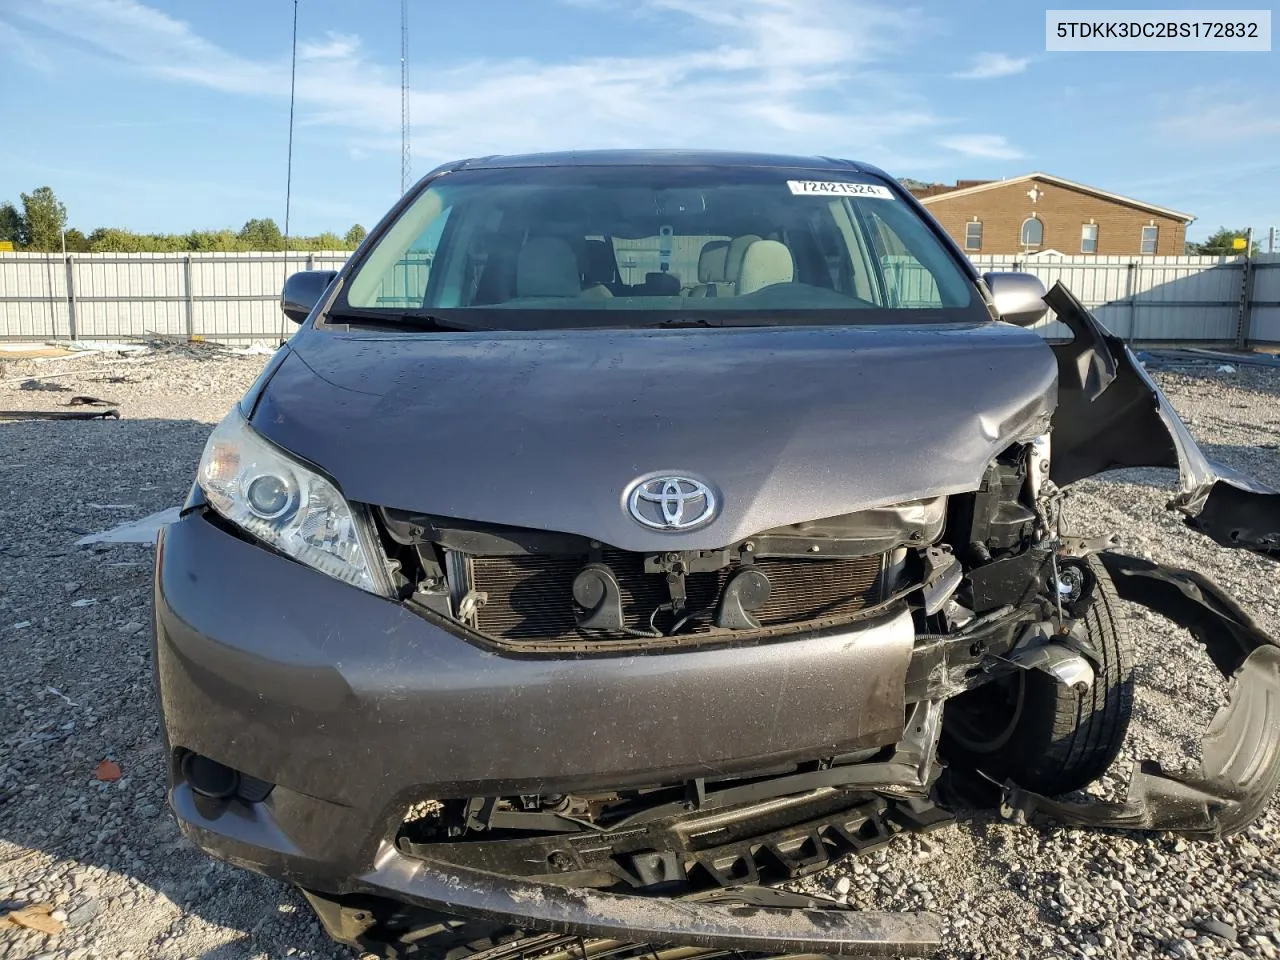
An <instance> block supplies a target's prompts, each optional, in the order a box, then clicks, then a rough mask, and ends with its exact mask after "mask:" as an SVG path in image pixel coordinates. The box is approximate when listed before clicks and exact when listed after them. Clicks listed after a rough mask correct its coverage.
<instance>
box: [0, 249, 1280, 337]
mask: <svg viewBox="0 0 1280 960" xmlns="http://www.w3.org/2000/svg"><path fill="white" fill-rule="evenodd" d="M701 247H702V238H687V237H673V238H672V239H671V248H670V253H669V255H668V257H667V258H666V259H667V261H668V263H669V268H670V272H672V273H674V274H676V275H677V276H679V277H680V278H681V281H682V283H684V284H685V285H688V284H689V283H691V282H693V281H694V280H695V278H696V276H697V263H698V254H699V253H700V251H701ZM615 248H616V250H617V253H618V260H619V272H620V273H621V275H622V277H623V279H624V280H625V281H627V282H630V283H642V282H643V281H644V275H645V273H648V272H652V271H656V270H658V269H659V268H660V264H661V262H662V259H663V257H662V256H661V254H660V252H659V249H658V247H657V246H655V243H654V241H652V240H631V241H627V240H615ZM347 256H348V254H347V253H345V252H343V251H316V252H290V253H191V254H183V253H163V254H148V253H137V254H71V255H69V256H66V257H64V256H62V255H61V254H43V253H3V254H0V339H8V340H48V339H66V338H68V337H70V336H72V335H74V336H76V337H80V338H85V339H118V338H122V337H141V336H145V335H146V334H147V333H148V332H155V333H164V334H170V335H178V336H182V335H186V334H188V333H191V334H196V335H200V336H203V337H206V338H209V339H213V340H274V339H276V338H277V337H279V336H281V335H282V334H283V335H286V336H287V335H288V333H289V332H290V330H291V329H292V325H291V324H288V323H286V322H284V321H282V319H281V314H280V309H279V306H278V300H279V295H280V287H281V284H282V283H283V282H284V279H285V277H287V276H288V275H289V274H291V273H293V272H295V271H298V270H306V269H316V270H335V269H338V268H340V267H341V266H342V264H343V263H344V262H345V261H346V258H347ZM971 259H972V260H973V263H974V266H975V267H977V269H978V271H979V272H980V273H986V272H988V271H993V270H995V271H1007V270H1025V271H1026V272H1028V273H1033V274H1035V275H1036V276H1038V277H1040V278H1041V279H1042V280H1043V281H1044V282H1045V284H1046V286H1051V285H1052V284H1053V283H1054V282H1055V281H1058V280H1061V281H1062V282H1063V283H1064V284H1066V286H1067V287H1068V288H1070V289H1071V291H1072V292H1073V293H1074V294H1075V295H1076V296H1077V297H1079V298H1080V299H1081V301H1083V302H1084V304H1085V305H1086V306H1088V307H1089V308H1090V309H1092V310H1094V312H1095V313H1096V314H1097V316H1098V318H1099V319H1100V320H1101V321H1102V322H1103V323H1104V324H1106V325H1107V327H1108V328H1109V329H1110V330H1112V331H1113V332H1114V333H1116V334H1118V335H1119V336H1122V337H1125V338H1126V339H1130V340H1133V341H1136V342H1139V343H1156V342H1161V341H1166V342H1168V341H1185V342H1204V343H1228V344H1229V343H1232V342H1234V339H1235V335H1236V325H1237V323H1238V320H1239V313H1240V284H1241V278H1242V276H1243V264H1242V262H1241V260H1240V258H1238V257H1116V256H1104V257H1090V256H1071V257H1059V256H1044V257H1023V256H1008V255H976V256H974V257H972V258H971ZM427 269H429V266H428V265H427V264H425V263H421V262H416V261H415V262H412V263H410V262H406V263H405V264H403V265H402V268H401V271H400V273H398V274H397V275H396V278H395V281H394V282H393V283H392V284H391V286H392V287H394V288H396V289H394V290H388V291H387V296H391V297H394V298H395V300H396V301H397V302H399V301H401V300H405V301H407V300H411V299H413V297H414V296H415V295H416V294H417V291H419V290H420V289H421V288H422V285H423V283H424V282H425V278H424V274H425V272H426V271H427ZM1253 270H1254V279H1253V300H1254V302H1253V305H1252V310H1251V314H1252V323H1251V329H1252V331H1253V339H1254V340H1256V341H1257V342H1260V343H1271V344H1274V343H1280V255H1270V256H1268V255H1263V256H1260V257H1258V258H1256V259H1255V261H1254V265H1253ZM69 272H70V274H71V292H72V293H73V297H72V299H71V300H70V302H69V298H68V282H67V281H68V273H69ZM917 274H920V275H919V276H917ZM188 278H189V283H188ZM894 282H895V290H896V292H897V295H898V296H899V297H900V298H901V299H902V300H903V301H904V302H919V303H925V302H930V301H931V300H932V299H933V298H934V297H935V296H936V294H935V293H934V292H933V290H932V286H931V281H929V279H928V278H927V277H925V276H924V275H923V274H921V271H919V270H916V269H911V268H910V265H909V264H901V265H898V268H897V269H895V272H894ZM1037 330H1038V331H1039V332H1040V333H1041V334H1042V335H1043V336H1047V337H1062V336H1067V335H1068V331H1067V330H1066V328H1065V327H1064V326H1063V325H1062V324H1060V323H1057V322H1056V321H1055V320H1054V319H1053V318H1052V317H1049V318H1048V319H1047V320H1045V321H1044V322H1042V323H1041V324H1039V325H1037Z"/></svg>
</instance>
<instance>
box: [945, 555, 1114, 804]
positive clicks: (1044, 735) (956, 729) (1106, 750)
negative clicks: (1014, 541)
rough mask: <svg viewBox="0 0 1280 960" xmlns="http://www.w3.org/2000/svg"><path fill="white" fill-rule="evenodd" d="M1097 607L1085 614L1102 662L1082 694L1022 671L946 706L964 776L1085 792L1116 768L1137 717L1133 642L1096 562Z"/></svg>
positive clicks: (948, 745) (1092, 565) (948, 744)
mask: <svg viewBox="0 0 1280 960" xmlns="http://www.w3.org/2000/svg"><path fill="white" fill-rule="evenodd" d="M1089 569H1090V570H1091V571H1092V572H1093V574H1094V575H1095V576H1096V577H1097V586H1096V588H1095V592H1094V601H1093V603H1092V604H1091V605H1090V607H1089V609H1088V611H1087V612H1086V613H1085V616H1084V623H1085V628H1086V631H1087V634H1088V639H1089V642H1090V644H1092V645H1093V647H1094V649H1095V650H1097V651H1098V654H1099V655H1100V657H1101V659H1102V667H1101V669H1095V672H1094V682H1093V686H1092V687H1091V688H1089V689H1088V690H1087V691H1085V692H1084V693H1083V694H1082V693H1079V692H1078V691H1076V690H1074V689H1071V688H1068V687H1065V686H1063V685H1062V684H1060V683H1058V682H1057V681H1055V680H1054V679H1053V678H1052V677H1050V676H1049V675H1048V674H1045V673H1043V672H1041V671H1039V670H1031V671H1018V672H1016V673H1014V674H1012V675H1010V676H1008V677H1006V678H1002V679H1000V680H996V681H992V682H991V683H988V684H985V685H983V686H981V687H978V688H977V689H975V690H970V691H969V692H968V693H965V694H962V695H960V696H958V697H955V698H954V699H952V700H950V701H949V702H948V703H947V707H946V712H945V714H944V715H943V723H942V752H943V756H944V757H945V758H946V760H947V761H948V762H949V763H950V764H952V765H953V766H955V767H958V768H960V769H962V770H979V771H981V772H983V773H985V774H987V776H989V777H992V778H994V779H996V780H997V781H1001V782H1003V781H1004V780H1013V781H1014V782H1015V783H1017V784H1018V785H1019V786H1022V787H1026V788H1027V789H1029V790H1034V791H1036V792H1037V793H1046V794H1060V793H1069V792H1071V791H1072V790H1079V789H1081V788H1082V787H1084V786H1086V785H1087V784H1089V783H1091V782H1092V781H1094V780H1096V779H1097V778H1098V777H1100V776H1101V775H1102V773H1103V772H1104V771H1105V770H1106V769H1107V767H1109V766H1111V763H1112V761H1113V760H1115V758H1116V754H1117V753H1119V751H1120V745H1121V744H1122V743H1123V742H1124V736H1125V731H1126V730H1127V729H1128V727H1129V716H1130V714H1131V713H1132V711H1133V644H1132V641H1131V640H1130V638H1129V636H1128V634H1127V633H1126V632H1125V630H1124V629H1123V627H1122V626H1121V624H1120V623H1119V621H1118V619H1117V616H1118V613H1119V599H1118V598H1117V597H1116V592H1115V587H1114V586H1113V585H1112V583H1111V579H1110V577H1108V575H1107V571H1106V569H1105V568H1104V567H1103V566H1102V563H1101V561H1099V560H1098V559H1097V558H1096V557H1090V558H1089Z"/></svg>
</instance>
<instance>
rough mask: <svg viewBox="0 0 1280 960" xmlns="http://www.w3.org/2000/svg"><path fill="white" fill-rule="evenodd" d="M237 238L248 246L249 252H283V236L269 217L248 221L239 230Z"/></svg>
mask: <svg viewBox="0 0 1280 960" xmlns="http://www.w3.org/2000/svg"><path fill="white" fill-rule="evenodd" d="M237 236H238V237H239V238H240V239H241V240H243V241H244V242H245V243H246V244H248V245H249V246H248V249H250V250H283V249H284V234H282V233H281V232H280V228H279V227H278V226H276V222H275V221H274V220H272V219H271V218H270V217H267V218H266V219H264V220H250V221H248V222H247V223H245V225H244V226H243V227H241V228H240V233H239V234H237Z"/></svg>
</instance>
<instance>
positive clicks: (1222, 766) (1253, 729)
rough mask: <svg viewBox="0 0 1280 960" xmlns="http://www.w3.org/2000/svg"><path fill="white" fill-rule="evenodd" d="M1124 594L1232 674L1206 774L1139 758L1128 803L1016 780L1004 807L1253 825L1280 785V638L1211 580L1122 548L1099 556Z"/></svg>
mask: <svg viewBox="0 0 1280 960" xmlns="http://www.w3.org/2000/svg"><path fill="white" fill-rule="evenodd" d="M1099 557H1100V559H1101V560H1102V562H1103V563H1104V564H1105V565H1106V568H1107V572H1108V573H1109V574H1110V575H1111V579H1112V582H1113V583H1114V584H1115V587H1116V592H1117V593H1119V595H1120V596H1121V598H1123V599H1125V600H1128V601H1130V602H1132V603H1136V604H1139V605H1141V606H1144V607H1146V608H1148V609H1150V610H1153V611H1154V612H1156V613H1159V614H1161V615H1162V616H1164V617H1167V618H1168V619H1169V620H1172V621H1173V622H1174V623H1176V624H1178V626H1180V627H1183V628H1185V629H1187V630H1188V631H1190V633H1191V635H1192V636H1194V637H1195V638H1196V639H1197V640H1198V641H1199V642H1200V643H1201V644H1203V646H1204V648H1205V651H1206V652H1207V653H1208V655H1209V658H1210V659H1211V660H1212V661H1213V663H1214V665H1215V666H1216V667H1217V668H1218V669H1219V670H1220V671H1221V672H1222V674H1223V676H1225V677H1227V678H1228V679H1229V680H1230V689H1229V691H1228V700H1227V703H1226V705H1225V706H1223V707H1222V708H1221V709H1220V710H1219V711H1218V712H1217V713H1216V714H1215V715H1214V718H1213V720H1212V722H1211V723H1210V724H1209V727H1208V729H1207V730H1205V732H1204V735H1203V737H1202V740H1201V756H1202V761H1201V769H1200V772H1199V773H1169V772H1166V771H1164V770H1163V769H1161V767H1160V765H1159V764H1158V763H1156V762H1154V761H1149V760H1148V761H1143V762H1141V763H1138V764H1136V765H1135V767H1134V769H1133V773H1132V776H1131V778H1130V781H1129V796H1128V799H1127V800H1125V801H1124V802H1123V803H1106V802H1093V803H1069V802H1064V801H1061V800H1051V799H1049V798H1048V797H1044V796H1041V795H1039V794H1035V793H1032V792H1030V791H1027V790H1023V789H1022V788H1020V787H1018V786H1016V785H1013V784H1010V785H1008V786H1007V787H1006V790H1005V795H1004V798H1003V800H1002V803H1001V812H1002V814H1003V815H1004V816H1005V817H1007V818H1009V819H1012V820H1015V821H1018V822H1023V823H1025V822H1027V821H1028V820H1029V819H1031V818H1033V817H1035V816H1037V815H1043V816H1047V817H1049V818H1051V819H1053V820H1056V821H1058V822H1059V823H1064V824H1070V825H1074V826H1090V827H1102V828H1113V829H1119V830H1168V831H1175V832H1178V833H1185V834H1190V835H1193V836H1205V837H1223V836H1228V835H1230V834H1232V833H1236V832H1238V831H1239V830H1242V829H1244V828H1245V827H1246V826H1248V825H1249V824H1250V823H1251V822H1253V820H1254V819H1256V818H1257V817H1258V816H1259V815H1260V814H1261V813H1262V811H1263V810H1264V809H1265V807H1266V805H1267V803H1268V802H1269V801H1270V799H1271V797H1272V796H1273V795H1274V794H1275V792H1276V788H1277V787H1278V786H1280V645H1277V644H1276V642H1275V641H1274V640H1272V639H1271V638H1270V637H1269V636H1267V635H1266V634H1265V633H1263V632H1262V631H1261V630H1260V629H1259V628H1258V626H1257V624H1255V623H1254V622H1253V620H1252V619H1251V618H1250V617H1249V615H1248V614H1246V613H1245V612H1244V611H1243V610H1241V609H1240V607H1239V606H1238V605H1237V604H1236V603H1235V601H1233V600H1232V599H1231V598H1230V597H1229V596H1227V595H1226V594H1225V593H1224V592H1223V591H1222V590H1221V589H1220V588H1219V587H1217V586H1216V585H1215V584H1214V583H1213V582H1212V581H1211V580H1209V579H1208V578H1206V577H1204V576H1202V575H1201V574H1198V573H1195V572H1193V571H1190V570H1179V569H1175V568H1172V567H1165V566H1161V565H1159V564H1155V563H1152V562H1150V561H1148V560H1140V559H1138V558H1136V557H1128V556H1124V555H1123V554H1118V553H1109V552H1108V553H1102V554H1099Z"/></svg>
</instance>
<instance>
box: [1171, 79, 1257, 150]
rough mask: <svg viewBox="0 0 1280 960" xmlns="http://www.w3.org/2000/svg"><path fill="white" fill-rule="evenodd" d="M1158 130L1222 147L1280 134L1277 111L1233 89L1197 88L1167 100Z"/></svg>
mask: <svg viewBox="0 0 1280 960" xmlns="http://www.w3.org/2000/svg"><path fill="white" fill-rule="evenodd" d="M1156 128H1157V129H1158V130H1159V131H1160V132H1161V133H1164V134H1166V135H1168V136H1172V137H1175V138H1177V139H1179V140H1182V141H1187V142H1192V143H1198V144H1211V145H1214V146H1222V145H1225V144H1229V143H1233V142H1234V143H1238V142H1239V141H1241V140H1251V139H1256V138H1259V137H1268V136H1274V135H1275V134H1278V133H1280V117H1277V116H1276V111H1275V107H1274V105H1273V104H1272V103H1270V102H1264V101H1263V100H1260V99H1258V98H1257V97H1255V96H1252V95H1250V94H1249V93H1248V92H1246V91H1244V90H1240V89H1236V88H1234V87H1212V88H1211V87H1196V88H1194V89H1192V90H1190V91H1188V92H1187V93H1186V94H1185V96H1183V97H1181V98H1179V99H1178V100H1176V101H1175V100H1172V99H1169V100H1166V113H1165V116H1164V117H1162V118H1161V119H1160V120H1158V121H1157V122H1156Z"/></svg>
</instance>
